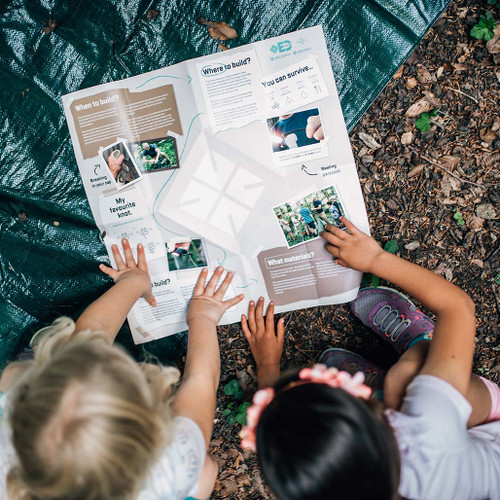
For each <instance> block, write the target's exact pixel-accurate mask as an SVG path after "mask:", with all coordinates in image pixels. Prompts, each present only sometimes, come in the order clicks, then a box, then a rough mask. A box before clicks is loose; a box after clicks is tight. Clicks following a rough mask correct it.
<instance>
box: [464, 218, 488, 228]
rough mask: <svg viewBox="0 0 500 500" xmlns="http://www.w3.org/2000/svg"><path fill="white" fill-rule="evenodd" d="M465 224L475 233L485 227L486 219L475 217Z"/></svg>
mask: <svg viewBox="0 0 500 500" xmlns="http://www.w3.org/2000/svg"><path fill="white" fill-rule="evenodd" d="M465 222H466V224H467V227H468V228H469V229H471V230H472V231H474V232H476V231H479V230H481V229H482V228H483V226H484V219H481V217H476V216H475V215H471V216H470V217H467V220H466V221H465Z"/></svg>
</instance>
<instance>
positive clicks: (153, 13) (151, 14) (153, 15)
mask: <svg viewBox="0 0 500 500" xmlns="http://www.w3.org/2000/svg"><path fill="white" fill-rule="evenodd" d="M159 15H160V11H159V10H154V9H149V10H148V13H147V14H146V19H152V20H153V21H154V20H155V19H156V18H157V17H158V16H159Z"/></svg>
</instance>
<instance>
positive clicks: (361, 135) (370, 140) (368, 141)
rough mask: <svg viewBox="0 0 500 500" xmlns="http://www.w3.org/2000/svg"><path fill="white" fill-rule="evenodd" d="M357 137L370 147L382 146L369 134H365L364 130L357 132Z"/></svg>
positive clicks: (377, 147)
mask: <svg viewBox="0 0 500 500" xmlns="http://www.w3.org/2000/svg"><path fill="white" fill-rule="evenodd" d="M358 137H359V138H360V139H361V140H362V141H363V142H364V143H365V144H366V145H367V146H368V147H369V148H370V149H379V148H381V147H382V145H381V144H379V143H378V142H377V141H376V140H375V139H374V138H373V137H372V136H371V135H369V134H365V132H359V134H358Z"/></svg>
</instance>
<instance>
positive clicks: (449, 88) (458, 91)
mask: <svg viewBox="0 0 500 500" xmlns="http://www.w3.org/2000/svg"><path fill="white" fill-rule="evenodd" d="M445 89H447V90H451V91H452V92H456V93H457V94H461V95H463V96H465V97H468V98H469V99H470V100H472V101H474V102H475V103H476V104H479V101H478V100H477V99H476V98H475V97H472V96H471V95H469V94H466V93H465V92H462V91H461V90H458V89H454V88H453V87H445Z"/></svg>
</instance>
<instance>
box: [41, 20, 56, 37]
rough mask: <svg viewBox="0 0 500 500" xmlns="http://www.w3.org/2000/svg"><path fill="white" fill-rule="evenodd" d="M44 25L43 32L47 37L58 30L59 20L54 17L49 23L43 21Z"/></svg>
mask: <svg viewBox="0 0 500 500" xmlns="http://www.w3.org/2000/svg"><path fill="white" fill-rule="evenodd" d="M42 25H43V32H44V33H45V34H46V35H49V34H50V33H52V32H53V31H55V30H56V28H57V20H56V19H53V18H52V17H51V18H50V19H49V22H48V23H46V22H45V21H42Z"/></svg>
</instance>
